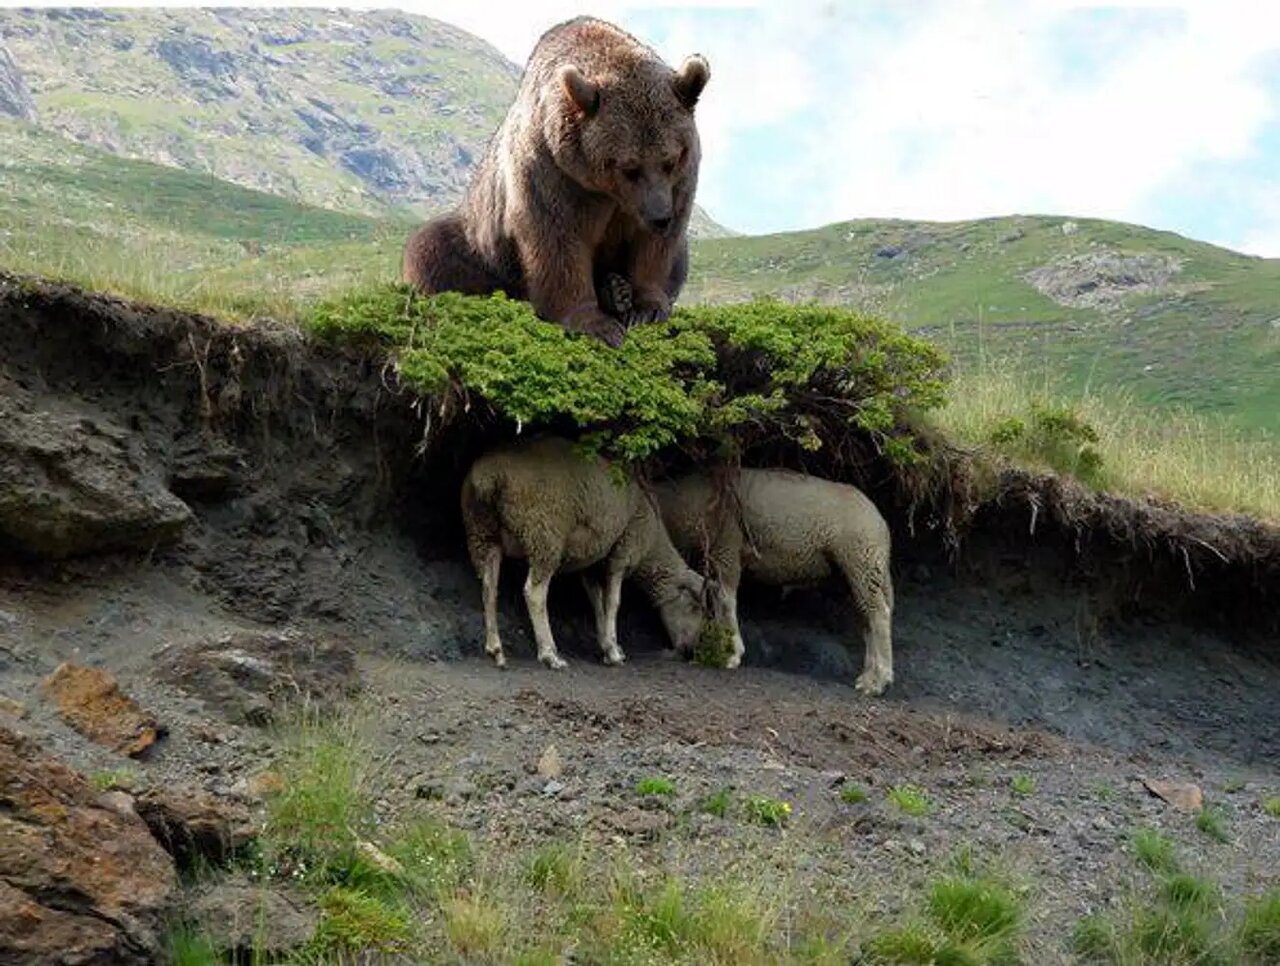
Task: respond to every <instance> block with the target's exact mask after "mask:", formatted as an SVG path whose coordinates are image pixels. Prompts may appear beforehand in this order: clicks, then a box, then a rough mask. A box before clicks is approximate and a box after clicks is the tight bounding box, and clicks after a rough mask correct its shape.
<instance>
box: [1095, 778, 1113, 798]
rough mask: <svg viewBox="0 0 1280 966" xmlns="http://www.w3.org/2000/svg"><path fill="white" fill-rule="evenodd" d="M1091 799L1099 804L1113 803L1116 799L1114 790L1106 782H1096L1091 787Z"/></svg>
mask: <svg viewBox="0 0 1280 966" xmlns="http://www.w3.org/2000/svg"><path fill="white" fill-rule="evenodd" d="M1093 797H1094V798H1096V799H1097V800H1098V801H1100V802H1113V801H1115V799H1116V790H1115V789H1114V788H1112V787H1111V786H1110V785H1108V784H1107V783H1106V782H1098V783H1097V784H1096V785H1094V786H1093Z"/></svg>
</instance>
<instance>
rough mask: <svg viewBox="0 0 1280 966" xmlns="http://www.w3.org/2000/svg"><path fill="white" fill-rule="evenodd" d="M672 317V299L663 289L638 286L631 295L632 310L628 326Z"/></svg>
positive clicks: (628, 318) (663, 320) (627, 318)
mask: <svg viewBox="0 0 1280 966" xmlns="http://www.w3.org/2000/svg"><path fill="white" fill-rule="evenodd" d="M669 318H671V299H669V298H667V293H666V292H664V291H662V290H661V289H642V288H637V289H635V290H634V292H633V293H632V297H631V312H630V313H629V314H628V315H627V317H626V319H625V322H626V325H627V328H630V327H631V326H633V325H646V324H648V323H649V322H665V321H666V320H667V319H669Z"/></svg>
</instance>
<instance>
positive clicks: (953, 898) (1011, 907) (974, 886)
mask: <svg viewBox="0 0 1280 966" xmlns="http://www.w3.org/2000/svg"><path fill="white" fill-rule="evenodd" d="M927 908H928V911H929V915H930V917H931V918H932V919H933V920H934V922H936V923H937V924H938V925H939V926H941V927H942V929H943V930H944V931H945V932H946V933H947V935H948V936H950V937H951V938H952V939H955V940H959V941H962V942H967V943H972V944H975V945H979V946H988V947H991V946H998V945H1003V944H1006V943H1008V942H1009V941H1010V939H1011V938H1012V937H1013V936H1015V935H1016V934H1017V932H1018V930H1019V928H1020V927H1021V925H1022V918H1023V911H1022V904H1021V902H1020V901H1019V900H1018V898H1017V896H1015V895H1014V894H1013V892H1011V891H1010V890H1009V889H1007V888H1006V887H1005V886H1003V885H1001V884H999V883H997V882H994V881H992V880H990V879H985V878H970V877H961V876H953V877H949V878H946V879H942V880H941V881H939V882H935V883H934V884H933V886H932V887H931V888H930V890H929V895H928V900H927Z"/></svg>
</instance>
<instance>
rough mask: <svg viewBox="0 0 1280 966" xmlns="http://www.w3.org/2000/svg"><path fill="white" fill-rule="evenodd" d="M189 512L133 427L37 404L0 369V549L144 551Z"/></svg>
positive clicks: (55, 553)
mask: <svg viewBox="0 0 1280 966" xmlns="http://www.w3.org/2000/svg"><path fill="white" fill-rule="evenodd" d="M190 519H191V510H190V508H189V507H188V506H187V505H186V504H185V503H183V502H182V501H181V500H179V499H178V498H177V497H176V496H174V495H173V494H172V493H170V492H169V490H168V489H167V488H166V486H165V482H164V473H163V469H162V468H161V467H160V466H159V465H158V464H156V463H155V462H154V461H152V460H151V459H150V457H149V454H148V453H147V452H146V448H145V446H144V445H143V444H142V442H141V441H140V440H139V439H138V437H137V435H136V434H130V433H128V432H126V431H125V430H124V429H122V428H121V427H119V426H116V425H115V424H113V423H112V422H111V421H110V420H108V419H106V418H105V417H103V416H100V415H88V414H82V413H78V412H73V411H52V410H48V409H44V408H39V407H37V406H36V405H34V403H33V402H32V401H31V399H30V398H29V396H28V395H27V394H26V393H24V392H22V391H21V390H20V389H19V388H18V387H17V386H14V385H12V384H10V383H8V382H7V381H5V380H4V379H3V378H2V377H0V549H4V545H5V544H6V543H8V544H10V545H11V547H12V548H14V549H16V550H18V551H20V552H23V553H27V554H31V555H33V556H36V557H43V558H48V559H58V558H63V557H71V556H78V555H81V554H88V553H93V552H96V551H105V550H123V549H128V548H142V549H151V548H152V547H155V546H157V545H159V544H163V543H168V542H170V541H172V540H173V539H175V538H176V537H178V536H179V535H180V534H181V533H182V530H183V528H184V527H185V526H186V524H187V522H188V521H189V520H190Z"/></svg>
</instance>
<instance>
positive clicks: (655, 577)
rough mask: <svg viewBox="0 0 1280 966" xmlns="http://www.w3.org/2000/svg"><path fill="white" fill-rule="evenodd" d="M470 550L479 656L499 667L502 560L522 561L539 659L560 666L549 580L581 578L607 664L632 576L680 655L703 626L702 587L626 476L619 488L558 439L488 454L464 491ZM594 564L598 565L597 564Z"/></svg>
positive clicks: (595, 463) (617, 651)
mask: <svg viewBox="0 0 1280 966" xmlns="http://www.w3.org/2000/svg"><path fill="white" fill-rule="evenodd" d="M462 519H463V525H464V527H465V529H466V534H467V549H468V551H469V553H470V555H471V562H472V564H473V565H474V566H475V568H476V573H477V574H478V575H479V577H480V580H481V584H482V588H483V598H484V629H485V636H484V640H485V644H484V649H485V653H486V654H488V655H489V656H490V657H492V658H493V661H494V663H495V664H496V665H497V666H498V667H505V666H506V657H505V655H504V654H503V651H502V641H501V640H500V639H499V636H498V614H497V602H498V576H499V572H500V570H501V567H502V558H503V556H504V555H505V556H510V557H517V558H518V557H523V558H525V559H526V560H527V561H528V564H529V575H528V578H527V579H526V580H525V585H524V599H525V604H526V606H527V607H528V609H529V619H530V621H531V622H532V624H533V633H534V638H535V640H536V641H537V645H538V660H539V661H541V662H542V663H543V664H545V665H546V666H547V667H548V668H551V669H553V670H560V669H561V668H564V667H566V662H565V661H564V659H563V658H561V657H560V654H559V652H558V651H557V650H556V644H555V639H554V637H552V634H551V625H550V623H549V621H548V618H547V591H548V589H549V587H550V583H551V578H552V576H554V575H555V574H556V573H562V572H572V571H576V572H580V573H581V572H583V571H585V570H586V569H587V568H594V569H595V570H597V571H599V570H603V581H602V582H597V579H596V578H595V577H594V576H587V575H586V574H585V573H584V574H583V586H584V587H585V588H586V590H587V594H588V596H589V597H590V599H591V605H592V609H593V611H594V612H595V620H596V632H597V635H598V639H599V642H600V649H601V651H603V653H604V663H605V664H607V665H618V664H621V663H623V661H625V660H626V657H625V655H624V654H623V652H622V648H620V647H619V646H618V606H619V604H620V602H621V598H622V581H623V578H624V577H629V576H630V577H634V578H635V579H636V580H637V581H638V582H639V584H640V586H641V587H642V589H643V590H644V591H645V593H646V594H647V595H648V596H649V598H650V600H652V601H653V604H654V605H655V606H656V607H657V608H658V613H659V614H660V616H661V618H662V623H663V626H664V627H665V628H666V631H667V634H668V636H669V637H670V638H671V641H672V643H673V644H674V645H675V647H676V650H677V651H688V650H689V649H690V648H691V647H692V646H693V644H694V642H695V641H696V640H697V638H698V635H699V633H700V632H701V630H702V624H703V620H704V613H705V611H704V608H703V601H704V599H711V600H716V599H718V598H715V597H711V598H704V593H705V592H706V590H707V589H708V588H706V586H705V581H704V580H703V578H702V577H701V576H699V575H698V574H697V573H696V572H695V571H694V570H692V569H691V568H690V567H689V565H688V564H687V563H685V561H684V559H683V558H682V557H681V556H680V554H679V552H678V551H677V550H676V548H675V547H674V546H673V545H672V543H671V539H670V537H668V535H667V532H666V530H665V529H664V528H663V526H662V521H661V519H660V518H659V516H658V512H657V508H656V507H655V505H654V502H653V499H652V497H651V496H649V495H648V494H646V493H645V492H644V491H643V490H642V489H641V488H640V486H639V484H638V483H637V482H636V481H635V480H634V479H633V478H631V477H630V476H628V477H626V478H625V479H623V480H621V481H619V480H618V479H616V478H614V477H612V476H611V474H610V471H609V466H608V464H607V463H606V462H605V461H604V460H603V459H600V458H596V459H593V460H586V459H583V458H582V456H580V455H579V454H577V453H575V452H574V451H573V448H572V444H571V443H569V442H568V441H567V440H564V439H561V438H559V437H543V438H540V439H535V440H532V441H530V442H527V443H524V444H521V445H514V446H506V447H502V448H499V449H495V450H492V451H490V452H488V453H486V454H484V455H483V456H481V457H480V458H479V459H478V460H476V462H475V463H474V464H473V465H472V467H471V469H470V470H469V471H468V473H467V476H466V479H465V480H464V481H463V485H462ZM596 565H599V566H596Z"/></svg>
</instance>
